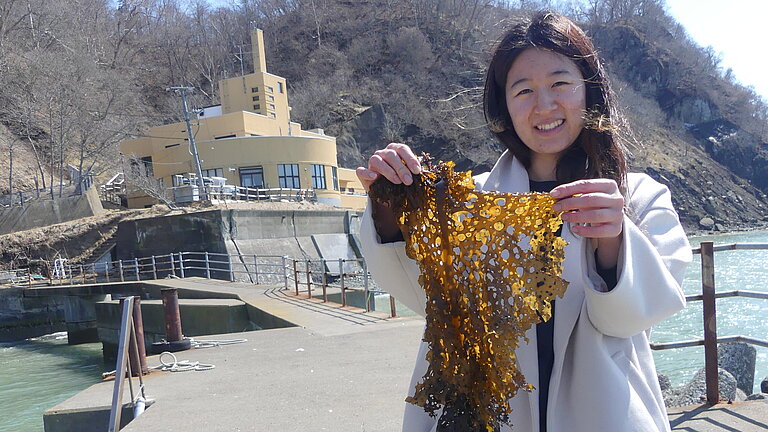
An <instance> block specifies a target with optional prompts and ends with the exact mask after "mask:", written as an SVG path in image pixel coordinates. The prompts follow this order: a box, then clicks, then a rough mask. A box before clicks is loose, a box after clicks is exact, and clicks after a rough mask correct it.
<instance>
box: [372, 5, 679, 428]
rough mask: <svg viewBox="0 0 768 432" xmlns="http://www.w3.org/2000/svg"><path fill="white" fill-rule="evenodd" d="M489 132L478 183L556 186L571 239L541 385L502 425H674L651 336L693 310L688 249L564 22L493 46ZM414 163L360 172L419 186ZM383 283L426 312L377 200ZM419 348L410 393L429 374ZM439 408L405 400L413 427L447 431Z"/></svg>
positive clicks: (403, 153) (375, 160)
mask: <svg viewBox="0 0 768 432" xmlns="http://www.w3.org/2000/svg"><path fill="white" fill-rule="evenodd" d="M484 105H485V116H486V120H487V122H488V125H489V127H490V129H491V131H492V132H493V133H494V134H495V136H496V137H497V138H498V139H499V141H501V142H502V143H503V144H504V145H505V146H506V148H507V150H506V151H505V152H504V154H502V156H501V157H500V158H499V160H498V162H497V163H496V165H495V166H494V167H493V169H492V170H491V171H490V172H489V173H486V174H481V175H479V176H477V177H475V182H476V185H477V189H478V190H495V191H502V192H528V191H530V190H533V191H549V192H550V194H551V195H552V196H553V197H554V198H556V199H557V200H558V201H557V203H556V204H555V206H554V209H555V210H557V211H562V212H564V213H563V215H562V218H563V221H564V224H563V227H562V229H561V232H560V235H561V236H562V237H563V239H564V240H566V241H567V243H568V246H567V247H566V250H565V257H566V258H565V262H564V271H563V275H562V276H563V278H564V279H566V280H567V281H568V282H569V286H568V289H567V291H566V293H565V295H564V296H563V298H561V299H557V300H556V301H555V302H554V303H555V307H554V308H553V309H554V312H555V313H554V314H553V319H551V320H550V321H548V322H546V323H541V324H538V325H537V326H536V328H535V329H534V328H532V329H531V330H529V332H528V333H527V335H526V336H527V337H528V340H529V342H528V343H527V344H526V343H525V342H521V345H520V348H519V349H518V351H517V358H518V363H519V368H520V370H521V371H522V373H523V374H524V376H525V377H526V380H527V382H528V383H530V384H533V385H534V387H535V390H533V391H532V392H518V394H517V396H515V397H514V398H513V399H511V400H510V401H509V404H510V407H511V408H512V414H511V416H510V424H511V425H512V427H511V428H510V429H507V427H506V426H505V428H504V429H502V430H514V431H525V432H528V431H532V432H544V431H549V432H623V431H649V432H650V431H669V430H670V427H669V423H668V420H667V416H666V410H665V407H664V402H663V399H662V396H661V391H660V389H659V384H658V380H657V377H656V370H655V366H654V363H653V358H652V356H651V352H650V348H649V343H648V336H647V330H648V329H649V328H650V327H651V326H653V325H654V324H656V323H658V322H659V321H661V320H663V319H664V318H666V317H668V316H670V315H672V314H674V313H675V312H677V311H678V310H680V309H681V308H683V307H684V306H685V298H684V296H683V293H682V290H681V288H680V282H681V280H682V277H683V273H684V270H685V267H686V266H687V264H688V263H689V262H690V260H691V251H690V245H689V244H688V241H687V238H686V236H685V233H684V232H683V229H682V227H681V226H680V223H679V220H678V217H677V213H676V212H675V210H674V209H673V207H672V202H671V199H670V194H669V191H668V189H667V188H666V187H665V186H663V185H661V184H659V183H657V182H655V181H654V180H653V179H651V178H650V177H648V176H647V175H644V174H627V173H626V163H625V152H624V147H623V146H622V145H621V143H620V140H619V137H618V136H617V135H618V130H617V125H618V124H619V120H620V117H619V116H618V114H617V113H616V110H615V107H614V105H613V102H612V97H611V91H610V87H609V84H608V81H607V79H606V77H605V73H604V71H603V68H602V65H601V64H600V61H599V59H598V57H597V55H596V53H595V49H594V47H593V45H592V42H591V41H590V40H589V38H587V36H586V35H585V34H584V32H583V31H582V30H581V29H580V28H579V27H578V26H576V25H575V24H574V23H573V22H571V21H570V20H568V19H567V18H565V17H563V16H560V15H557V14H553V13H540V14H537V15H536V16H534V17H533V18H532V19H530V20H527V21H525V22H522V23H520V24H517V25H515V26H513V27H512V28H511V29H510V30H509V31H508V32H507V33H506V34H505V36H504V37H503V39H502V41H501V42H500V43H499V45H498V46H497V47H496V49H495V51H494V55H493V58H492V60H491V64H490V66H489V68H488V74H487V77H486V85H485V94H484ZM419 172H420V166H419V161H418V159H417V158H416V157H415V156H414V154H413V152H412V151H411V150H410V149H409V148H408V147H407V146H405V145H403V144H390V145H389V146H387V148H385V149H382V150H379V151H377V152H376V153H375V154H374V155H373V156H372V157H371V158H370V160H369V162H368V167H367V168H363V167H361V168H358V170H357V175H358V177H359V178H360V180H361V182H363V185H364V186H365V187H366V188H367V187H368V186H370V184H371V183H372V182H373V181H374V180H375V179H377V178H378V177H379V176H384V177H386V178H387V179H389V180H390V181H391V182H393V183H396V184H399V183H403V184H406V185H408V184H410V183H411V182H412V180H413V178H412V174H416V173H419ZM361 240H362V243H363V252H364V254H365V257H366V259H367V262H368V263H369V264H368V265H369V268H370V270H371V272H372V274H373V275H374V278H375V279H376V281H377V283H378V284H379V285H380V286H381V287H382V288H383V289H385V290H387V291H389V292H390V293H392V294H393V295H394V296H395V297H397V298H398V299H399V300H400V301H402V302H403V303H404V304H405V305H406V306H408V307H410V308H411V309H413V310H414V311H416V312H419V313H421V314H423V313H424V312H423V311H424V305H425V301H426V300H425V296H424V292H423V290H422V288H421V287H420V286H419V285H418V267H417V266H416V264H415V262H413V261H412V260H410V259H409V258H407V257H406V255H405V251H404V248H403V245H404V244H403V242H402V241H399V240H402V235H401V234H400V232H399V229H398V228H397V225H396V224H395V222H394V219H393V215H392V212H391V211H390V210H389V209H388V207H387V206H386V204H382V203H374V202H371V203H370V204H369V206H368V209H367V210H366V214H365V216H364V217H363V224H362V227H361ZM426 351H427V347H426V345H425V344H424V343H422V346H421V349H420V352H419V357H418V359H417V364H416V368H415V371H414V374H413V378H412V383H411V387H412V388H413V387H415V385H416V384H417V383H418V382H419V381H420V380H421V378H422V376H423V374H424V372H425V371H426V367H427V363H426V360H425V353H426ZM438 423H439V415H438V416H437V417H429V416H428V415H427V414H426V413H425V412H424V410H423V409H422V408H420V407H417V406H413V405H407V406H406V412H405V417H404V422H403V430H404V431H407V432H411V431H439V430H440V427H439V426H438Z"/></svg>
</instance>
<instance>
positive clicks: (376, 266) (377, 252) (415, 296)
mask: <svg viewBox="0 0 768 432" xmlns="http://www.w3.org/2000/svg"><path fill="white" fill-rule="evenodd" d="M360 247H361V249H362V252H363V256H364V257H365V262H366V264H367V266H368V270H369V271H370V272H371V275H372V276H373V280H374V281H375V282H376V285H378V287H379V288H381V289H383V290H384V291H386V292H388V293H390V294H391V295H392V296H394V297H395V298H396V299H397V300H398V301H400V303H402V304H404V305H405V306H406V307H407V308H408V309H410V310H412V311H414V312H416V313H417V314H419V315H421V316H424V315H425V312H424V308H425V305H426V301H427V300H426V295H425V293H424V290H423V289H422V288H421V286H420V285H419V274H420V272H419V266H418V264H416V261H414V260H413V259H411V258H409V257H408V256H407V255H406V254H405V242H402V241H400V242H396V243H385V244H381V241H380V238H379V235H378V234H377V233H376V228H375V227H374V225H373V217H372V214H371V205H370V201H369V202H368V206H367V207H366V209H365V212H364V213H363V217H362V220H361V221H360Z"/></svg>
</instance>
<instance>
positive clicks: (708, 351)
mask: <svg viewBox="0 0 768 432" xmlns="http://www.w3.org/2000/svg"><path fill="white" fill-rule="evenodd" d="M701 291H702V294H703V295H704V371H705V372H704V373H705V375H706V384H707V403H708V404H709V405H715V404H717V403H718V401H719V400H720V397H719V389H718V381H717V313H716V311H715V256H714V251H713V250H712V242H701Z"/></svg>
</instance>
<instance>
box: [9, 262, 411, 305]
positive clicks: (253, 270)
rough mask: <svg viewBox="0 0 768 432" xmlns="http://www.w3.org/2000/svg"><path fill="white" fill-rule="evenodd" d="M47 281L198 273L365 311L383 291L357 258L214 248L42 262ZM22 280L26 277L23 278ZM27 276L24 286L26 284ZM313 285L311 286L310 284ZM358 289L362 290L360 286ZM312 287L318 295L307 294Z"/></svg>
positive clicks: (115, 279)
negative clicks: (80, 261)
mask: <svg viewBox="0 0 768 432" xmlns="http://www.w3.org/2000/svg"><path fill="white" fill-rule="evenodd" d="M48 268H49V271H48V280H47V281H46V282H47V284H50V285H56V284H59V285H61V284H68V285H75V284H88V283H102V282H130V281H143V280H156V279H163V278H167V277H172V278H174V277H175V278H185V277H192V276H196V277H204V278H207V279H220V280H228V281H232V282H235V281H239V282H250V283H253V284H262V283H265V284H279V285H282V286H283V289H284V290H289V289H291V290H292V291H294V292H295V295H296V296H301V295H304V294H306V296H307V298H322V299H323V302H328V301H331V300H329V296H331V297H335V296H336V295H338V296H340V298H339V301H337V302H336V303H341V305H342V306H348V305H350V303H352V302H350V301H349V299H348V295H349V294H350V292H352V293H355V294H352V295H355V296H356V297H357V296H358V294H356V293H357V292H360V293H362V296H363V299H362V302H357V304H359V305H360V306H361V307H363V308H364V309H365V310H366V312H370V311H371V310H375V296H376V294H384V293H385V292H384V291H378V290H372V289H370V285H371V281H370V274H369V273H368V266H367V265H366V263H365V259H363V258H354V259H346V258H338V259H314V260H313V259H295V258H290V257H288V256H286V255H258V254H226V253H215V252H174V253H170V254H165V255H152V256H149V257H142V258H132V259H127V260H117V261H106V262H96V263H91V264H68V263H66V262H59V263H58V264H57V265H56V266H55V268H56V270H55V271H51V270H50V269H51V266H50V265H49V266H48ZM23 280H24V281H26V280H27V279H23ZM31 280H32V279H31V278H29V281H30V282H29V284H30V285H31ZM313 287H314V288H313ZM360 288H362V290H361V289H360ZM313 290H314V291H315V292H316V293H318V292H322V297H320V294H318V295H317V296H315V297H313ZM389 298H390V302H389V303H390V305H389V306H390V308H389V309H390V310H389V313H390V315H391V316H392V317H395V316H397V308H396V305H395V299H394V297H392V296H390V297H389Z"/></svg>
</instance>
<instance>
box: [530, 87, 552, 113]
mask: <svg viewBox="0 0 768 432" xmlns="http://www.w3.org/2000/svg"><path fill="white" fill-rule="evenodd" d="M556 106H557V102H556V100H555V97H554V95H553V94H552V93H551V92H549V91H539V92H537V93H536V106H535V107H534V109H535V110H536V112H547V111H551V110H552V109H554V108H555V107H556Z"/></svg>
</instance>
